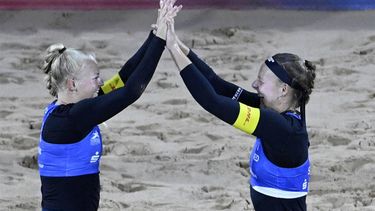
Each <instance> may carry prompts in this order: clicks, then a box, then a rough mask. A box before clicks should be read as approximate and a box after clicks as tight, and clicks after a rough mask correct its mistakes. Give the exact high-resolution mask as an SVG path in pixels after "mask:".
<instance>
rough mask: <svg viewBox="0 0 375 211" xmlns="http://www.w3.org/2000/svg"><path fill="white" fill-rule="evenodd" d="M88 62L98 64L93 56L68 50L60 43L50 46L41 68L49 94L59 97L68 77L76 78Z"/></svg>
mask: <svg viewBox="0 0 375 211" xmlns="http://www.w3.org/2000/svg"><path fill="white" fill-rule="evenodd" d="M87 60H91V61H94V62H95V63H97V62H96V59H95V57H94V55H92V54H87V53H84V52H82V51H80V50H76V49H72V48H66V47H65V46H64V45H63V44H60V43H58V44H53V45H50V46H49V47H48V48H47V50H46V51H45V54H44V56H43V64H42V66H41V70H42V71H43V73H45V74H46V77H45V81H46V87H47V89H48V90H49V93H50V94H51V95H52V96H54V97H57V93H58V92H59V91H60V90H62V89H64V88H65V82H66V80H67V79H68V77H69V76H71V77H74V76H76V75H77V74H78V73H79V71H80V69H81V67H82V65H83V64H84V61H87Z"/></svg>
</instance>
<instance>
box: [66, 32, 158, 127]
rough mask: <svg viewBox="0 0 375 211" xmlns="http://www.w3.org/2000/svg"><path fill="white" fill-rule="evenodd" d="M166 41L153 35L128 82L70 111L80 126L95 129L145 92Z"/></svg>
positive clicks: (84, 101)
mask: <svg viewBox="0 0 375 211" xmlns="http://www.w3.org/2000/svg"><path fill="white" fill-rule="evenodd" d="M164 46H165V41H164V40H163V39H161V38H159V37H156V36H155V37H153V38H152V40H151V42H150V45H149V47H148V48H147V50H146V52H145V54H144V57H143V59H142V60H141V62H140V63H139V64H138V65H137V67H136V68H135V70H134V71H133V73H132V74H131V75H130V77H129V79H128V80H127V85H126V86H124V87H121V88H119V89H116V90H114V91H112V92H110V93H108V94H106V95H102V96H98V97H95V98H90V99H85V100H82V101H80V102H78V103H76V104H75V105H74V106H73V107H72V108H71V110H70V113H71V117H72V118H74V119H75V120H76V122H77V127H79V128H81V129H82V130H84V129H86V130H87V129H92V127H93V126H95V125H97V124H100V123H102V122H104V121H106V120H108V119H109V118H111V117H113V116H114V115H116V114H117V113H119V112H120V111H122V110H123V109H125V108H126V107H127V106H129V105H130V104H132V103H133V102H135V101H136V100H137V99H138V98H139V97H140V96H141V94H142V93H143V91H144V89H145V88H146V86H147V84H148V83H149V82H150V80H151V77H152V75H153V74H154V72H155V69H156V66H157V64H158V62H159V60H160V57H161V55H162V53H163V51H164Z"/></svg>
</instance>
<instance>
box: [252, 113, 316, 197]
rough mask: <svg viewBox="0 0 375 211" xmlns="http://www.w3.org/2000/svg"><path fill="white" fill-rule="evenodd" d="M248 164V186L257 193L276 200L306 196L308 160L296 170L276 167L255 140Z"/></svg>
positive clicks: (259, 142) (258, 140)
mask: <svg viewBox="0 0 375 211" xmlns="http://www.w3.org/2000/svg"><path fill="white" fill-rule="evenodd" d="M289 115H291V114H289ZM292 116H294V115H292ZM295 117H297V116H295ZM249 163H250V173H251V178H250V184H251V186H252V187H253V188H254V189H255V190H257V191H258V192H260V193H263V194H265V195H268V196H273V197H277V198H298V197H301V196H304V195H307V192H308V183H309V179H310V162H309V159H307V160H306V162H305V163H303V164H302V165H301V166H298V167H296V168H282V167H279V166H276V165H275V164H273V163H272V162H271V161H269V160H268V159H267V157H266V155H265V154H264V151H263V147H262V141H261V139H259V138H257V139H256V142H255V145H254V148H253V150H252V153H251V155H250V162H249Z"/></svg>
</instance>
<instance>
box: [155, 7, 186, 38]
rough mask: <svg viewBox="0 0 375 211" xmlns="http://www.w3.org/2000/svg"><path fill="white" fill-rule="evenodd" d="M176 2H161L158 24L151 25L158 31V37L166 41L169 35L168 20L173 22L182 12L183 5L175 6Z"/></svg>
mask: <svg viewBox="0 0 375 211" xmlns="http://www.w3.org/2000/svg"><path fill="white" fill-rule="evenodd" d="M175 2H176V0H161V1H160V2H159V5H160V8H159V9H158V17H157V20H156V24H153V25H151V27H152V28H153V30H154V33H155V31H156V36H158V37H160V38H161V39H164V40H165V39H166V35H167V23H166V22H167V20H172V19H173V18H174V17H176V15H177V13H178V12H179V11H180V10H181V8H182V5H179V6H174V3H175Z"/></svg>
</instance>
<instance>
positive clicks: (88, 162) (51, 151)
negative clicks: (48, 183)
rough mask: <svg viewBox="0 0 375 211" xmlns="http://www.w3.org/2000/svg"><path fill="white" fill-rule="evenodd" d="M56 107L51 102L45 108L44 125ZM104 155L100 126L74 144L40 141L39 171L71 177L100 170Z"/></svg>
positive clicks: (54, 175) (46, 174)
mask: <svg viewBox="0 0 375 211" xmlns="http://www.w3.org/2000/svg"><path fill="white" fill-rule="evenodd" d="M55 108H56V105H55V103H51V104H50V105H49V106H48V107H47V108H46V110H45V114H44V118H43V122H42V130H41V131H43V125H44V123H45V121H46V119H47V117H48V115H49V114H50V113H51V112H52V111H53V110H54V109H55ZM101 155H102V138H101V135H100V130H99V127H98V126H95V127H94V128H93V130H92V131H91V132H90V133H89V134H88V135H87V136H86V137H85V138H84V139H82V140H81V141H79V142H77V143H73V144H51V143H48V142H46V141H44V140H43V138H42V135H40V142H39V157H38V164H39V173H40V175H41V176H47V177H69V176H79V175H86V174H94V173H98V172H99V162H100V157H101Z"/></svg>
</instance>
